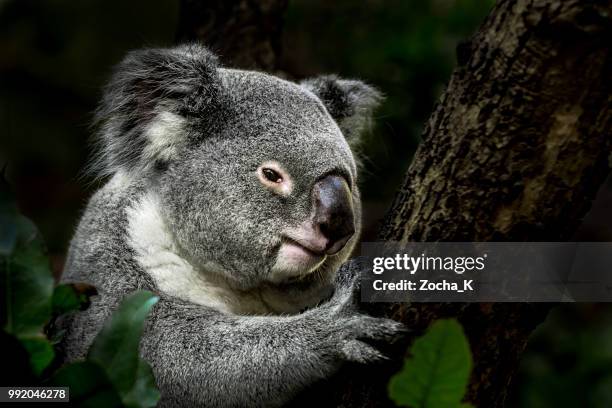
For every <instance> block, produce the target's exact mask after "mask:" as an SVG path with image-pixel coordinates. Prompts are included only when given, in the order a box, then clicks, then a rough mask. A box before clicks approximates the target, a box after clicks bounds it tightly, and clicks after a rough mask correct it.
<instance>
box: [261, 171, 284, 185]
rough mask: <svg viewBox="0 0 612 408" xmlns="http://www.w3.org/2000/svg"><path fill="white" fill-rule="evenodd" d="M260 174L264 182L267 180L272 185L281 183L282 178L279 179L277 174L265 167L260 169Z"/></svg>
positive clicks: (279, 176)
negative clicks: (264, 179)
mask: <svg viewBox="0 0 612 408" xmlns="http://www.w3.org/2000/svg"><path fill="white" fill-rule="evenodd" d="M261 172H262V173H263V175H264V177H265V178H266V180H269V181H271V182H273V183H280V182H282V181H283V178H282V177H281V175H280V174H278V173H277V172H276V171H275V170H272V169H269V168H267V167H265V168H263V169H261Z"/></svg>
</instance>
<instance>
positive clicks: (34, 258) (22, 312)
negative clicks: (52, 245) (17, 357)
mask: <svg viewBox="0 0 612 408" xmlns="http://www.w3.org/2000/svg"><path fill="white" fill-rule="evenodd" d="M15 225H16V226H17V240H16V244H15V247H14V249H13V251H12V253H10V254H9V255H8V256H4V257H2V258H1V259H2V270H1V272H2V276H1V282H0V294H1V295H2V297H1V298H2V302H3V313H2V316H0V317H1V319H2V323H3V326H4V329H5V330H6V331H7V332H8V333H11V334H14V335H16V336H18V337H20V336H35V335H37V334H39V333H40V332H41V331H42V328H43V326H44V325H45V323H46V322H47V321H48V320H49V318H50V317H51V294H52V291H53V276H52V274H51V269H50V268H49V260H48V259H47V256H46V255H45V252H46V249H45V245H44V243H43V240H42V238H41V236H40V234H39V233H38V231H37V229H36V227H35V226H34V224H32V222H30V221H29V220H28V219H27V218H25V217H23V216H20V215H18V216H17V217H16V219H15Z"/></svg>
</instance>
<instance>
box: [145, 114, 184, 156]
mask: <svg viewBox="0 0 612 408" xmlns="http://www.w3.org/2000/svg"><path fill="white" fill-rule="evenodd" d="M184 128H185V119H184V118H182V117H181V116H179V115H176V114H174V113H171V112H167V111H163V112H161V113H159V114H157V116H156V117H155V119H154V120H153V121H152V122H151V124H150V125H149V126H148V127H147V129H146V131H145V135H146V137H147V139H149V143H148V144H147V146H146V147H145V149H144V154H143V156H144V157H143V158H144V160H145V162H152V161H154V160H156V159H164V160H168V159H171V158H172V157H174V156H175V155H176V146H177V144H178V143H179V142H181V141H182V138H183V132H184Z"/></svg>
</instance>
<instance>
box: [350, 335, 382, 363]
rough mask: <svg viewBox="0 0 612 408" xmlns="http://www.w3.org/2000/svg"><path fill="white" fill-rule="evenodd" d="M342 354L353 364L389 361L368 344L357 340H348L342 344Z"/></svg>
mask: <svg viewBox="0 0 612 408" xmlns="http://www.w3.org/2000/svg"><path fill="white" fill-rule="evenodd" d="M342 353H343V354H344V357H345V358H346V359H347V360H348V361H352V362H355V363H362V364H366V363H374V362H378V361H385V360H389V357H387V356H385V355H384V354H382V353H381V352H380V351H378V350H376V349H375V348H374V347H372V346H370V345H369V344H366V343H364V342H363V341H359V340H348V341H345V342H344V343H343V344H342Z"/></svg>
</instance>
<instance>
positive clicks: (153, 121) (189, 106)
mask: <svg viewBox="0 0 612 408" xmlns="http://www.w3.org/2000/svg"><path fill="white" fill-rule="evenodd" d="M217 68H218V63H217V58H216V57H215V56H214V55H213V54H212V53H210V52H209V51H208V50H207V49H206V48H204V47H202V46H200V45H197V44H191V45H183V46H179V47H175V48H167V49H159V48H158V49H143V50H138V51H133V52H130V53H129V54H128V55H127V56H126V57H125V58H124V59H123V61H121V62H120V63H119V64H118V65H117V66H116V67H115V69H114V71H113V74H112V77H111V79H110V81H109V82H108V84H107V85H106V87H105V89H104V96H103V98H102V102H101V104H100V107H99V108H98V110H97V112H96V122H97V123H98V125H99V131H98V140H97V142H98V157H97V160H95V162H94V165H93V169H94V170H96V171H97V172H98V173H99V174H101V175H110V174H113V173H115V172H117V171H118V170H127V171H134V170H138V171H146V170H147V169H148V168H151V167H153V166H165V164H166V163H167V162H168V161H169V160H171V159H172V158H173V156H175V154H176V151H177V148H178V147H179V146H180V145H181V144H183V143H185V142H187V140H186V139H187V137H188V136H187V133H188V132H186V130H185V128H186V123H187V121H188V120H189V119H193V118H194V117H206V116H208V115H210V114H211V113H212V112H213V111H214V110H215V109H216V107H217V106H218V104H219V100H220V94H221V91H220V90H221V86H220V81H219V77H218V74H217Z"/></svg>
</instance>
